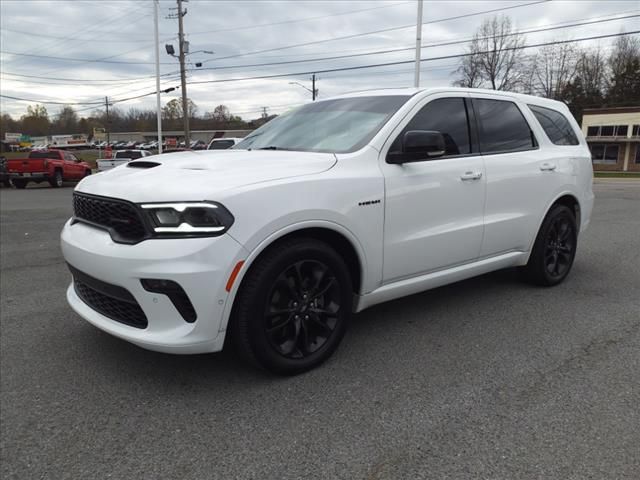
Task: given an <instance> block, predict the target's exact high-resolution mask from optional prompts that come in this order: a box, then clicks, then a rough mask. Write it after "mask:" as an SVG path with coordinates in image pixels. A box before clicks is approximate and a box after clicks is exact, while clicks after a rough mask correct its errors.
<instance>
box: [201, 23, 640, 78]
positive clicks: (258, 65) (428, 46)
mask: <svg viewBox="0 0 640 480" xmlns="http://www.w3.org/2000/svg"><path fill="white" fill-rule="evenodd" d="M636 17H640V14H636V15H627V16H625V17H616V18H609V19H604V20H592V21H585V22H581V23H574V24H571V25H562V26H550V27H548V28H537V29H532V30H521V31H518V32H512V33H508V34H505V35H497V36H495V38H505V37H510V36H515V35H526V34H529V33H540V32H548V31H551V30H558V29H563V28H573V27H580V26H584V25H592V24H596V23H605V22H612V21H615V20H624V19H627V18H636ZM484 38H493V37H483V38H482V39H484ZM471 40H472V39H465V40H454V41H450V42H442V43H431V44H425V45H422V48H434V47H443V46H449V45H459V44H463V43H468V42H470V41H471ZM414 49H415V46H412V47H406V48H394V49H389V50H377V51H373V52H363V53H354V54H349V55H335V56H329V57H320V58H307V59H301V60H284V61H280V62H268V63H253V64H243V65H222V66H219V67H206V68H202V69H200V70H228V69H232V68H243V67H245V68H249V67H267V66H273V65H290V64H296V63H310V62H320V61H326V60H339V59H343V58H354V57H365V56H370V55H382V54H387V53H397V52H405V51H409V50H414Z"/></svg>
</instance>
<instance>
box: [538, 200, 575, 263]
mask: <svg viewBox="0 0 640 480" xmlns="http://www.w3.org/2000/svg"><path fill="white" fill-rule="evenodd" d="M556 205H564V206H566V207H568V208H569V209H571V211H572V212H573V214H574V216H575V219H576V225H577V227H578V233H580V222H581V209H580V200H579V199H578V196H577V195H576V194H574V193H573V192H570V191H564V192H562V193H559V194H557V195H556V196H555V197H554V198H553V200H552V201H551V202H549V204H548V205H547V206H546V208H545V209H544V211H543V213H542V216H541V217H540V218H539V219H538V227H537V228H536V230H535V234H534V236H533V238H532V239H531V243H530V244H529V254H530V253H531V250H532V249H533V244H534V243H535V241H536V238H537V236H538V232H539V231H540V228H541V227H542V222H544V219H545V218H546V217H547V214H548V213H549V212H550V211H551V209H552V208H553V207H554V206H556ZM527 260H528V258H527Z"/></svg>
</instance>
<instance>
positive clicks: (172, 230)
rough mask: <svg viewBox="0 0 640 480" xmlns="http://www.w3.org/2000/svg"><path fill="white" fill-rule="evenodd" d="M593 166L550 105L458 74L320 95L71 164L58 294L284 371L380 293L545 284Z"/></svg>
mask: <svg viewBox="0 0 640 480" xmlns="http://www.w3.org/2000/svg"><path fill="white" fill-rule="evenodd" d="M592 175H593V174H592V167H591V157H590V154H589V149H588V148H587V144H586V143H585V140H584V138H583V137H582V134H581V133H580V129H579V128H578V125H577V124H576V122H575V121H574V119H573V118H572V116H571V114H570V113H569V110H568V109H567V107H566V106H565V105H563V104H561V103H558V102H555V101H551V100H546V99H542V98H537V97H531V96H523V95H518V94H512V93H504V92H495V91H483V90H472V89H454V88H444V89H428V90H415V89H410V90H405V89H402V90H384V91H375V92H364V93H358V94H352V95H345V96H341V97H336V98H332V99H328V100H323V101H318V102H314V103H310V104H307V105H305V106H303V107H300V108H298V109H297V110H294V111H291V112H289V113H287V114H285V115H281V116H279V117H277V118H276V119H274V120H272V121H271V122H269V123H267V124H266V125H264V126H262V127H261V128H259V129H258V130H256V131H254V132H253V133H251V134H249V135H248V136H247V137H246V138H245V139H244V140H243V141H242V142H240V143H239V144H238V146H237V148H234V149H231V150H227V151H220V152H207V151H200V152H181V153H174V154H169V155H163V156H154V157H147V158H145V159H144V160H134V161H132V162H130V163H128V164H127V165H124V166H121V167H118V168H115V169H113V170H111V171H109V172H106V173H104V174H101V175H91V176H89V177H87V178H85V179H84V180H83V181H82V182H81V183H80V184H79V185H78V186H77V187H76V189H75V192H74V196H73V206H74V216H73V218H71V219H70V220H69V221H68V222H67V223H66V225H65V226H64V230H63V231H62V250H63V253H64V256H65V258H66V260H67V262H68V264H69V266H70V268H71V271H72V274H73V283H72V284H71V286H70V287H69V289H68V291H67V298H68V301H69V303H70V305H71V307H72V308H73V309H74V310H75V311H76V312H77V313H79V314H80V315H81V316H82V317H84V318H85V319H86V320H88V321H89V322H91V323H92V324H94V325H95V326H97V327H98V328H101V329H102V330H105V331H107V332H109V333H111V334H113V335H115V336H117V337H120V338H123V339H125V340H128V341H130V342H132V343H135V344H137V345H139V346H141V347H145V348H148V349H152V350H158V351H163V352H171V353H184V354H186V353H204V352H216V351H219V350H221V349H222V347H223V344H224V340H225V337H226V334H227V332H229V333H230V334H231V336H232V338H233V340H234V341H235V344H236V345H237V346H238V348H239V351H240V352H241V354H242V355H243V356H244V357H246V358H248V359H250V360H252V361H253V362H254V363H257V364H258V365H261V366H263V367H265V368H267V369H269V370H271V371H274V372H278V373H284V374H292V373H298V372H301V371H305V370H308V369H310V368H312V367H314V366H316V365H318V364H319V363H321V362H322V361H323V360H325V359H327V358H328V357H329V356H330V355H331V353H332V352H333V351H334V350H335V349H336V347H337V346H338V344H339V343H340V340H341V339H342V337H343V336H344V334H345V331H346V329H347V325H348V323H349V318H350V317H351V314H352V313H353V312H358V311H361V310H363V309H365V308H367V307H370V306H372V305H375V304H377V303H380V302H385V301H387V300H391V299H394V298H398V297H402V296H405V295H410V294H413V293H416V292H420V291H423V290H427V289H430V288H434V287H437V286H440V285H443V284H447V283H451V282H456V281H458V280H462V279H464V278H468V277H472V276H475V275H480V274H483V273H486V272H489V271H492V270H497V269H502V268H506V267H521V268H522V270H523V271H524V273H525V274H526V276H527V277H528V278H529V279H530V280H532V281H533V282H535V283H537V284H540V285H555V284H558V283H560V282H561V281H562V280H563V279H564V278H565V277H566V276H567V274H568V273H569V270H570V269H571V265H572V263H573V259H574V256H575V253H576V246H577V240H578V235H579V233H580V232H582V231H583V230H584V229H585V228H586V227H587V225H588V223H589V218H590V216H591V210H592V205H593V193H592V187H591V185H592ZM389 321H393V319H392V318H390V319H389Z"/></svg>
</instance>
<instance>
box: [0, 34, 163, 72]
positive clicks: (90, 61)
mask: <svg viewBox="0 0 640 480" xmlns="http://www.w3.org/2000/svg"><path fill="white" fill-rule="evenodd" d="M171 38H174V37H171ZM166 40H170V39H166ZM146 48H149V45H145V46H144V47H141V48H136V49H135V50H129V51H127V52H123V53H119V54H117V55H112V56H110V57H104V59H100V58H97V59H91V58H71V57H55V56H52V55H37V54H33V53H18V52H9V51H7V50H2V51H0V53H4V54H6V55H15V56H18V57H33V58H48V59H51V60H63V61H66V62H82V63H121V64H126V65H155V62H140V61H130V62H129V61H125V60H108V59H109V58H114V57H118V56H120V55H126V54H127V53H131V52H137V51H138V50H143V49H146ZM160 63H161V64H162V65H173V63H172V62H160Z"/></svg>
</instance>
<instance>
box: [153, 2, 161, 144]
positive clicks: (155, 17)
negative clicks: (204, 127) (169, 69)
mask: <svg viewBox="0 0 640 480" xmlns="http://www.w3.org/2000/svg"><path fill="white" fill-rule="evenodd" d="M153 21H154V25H153V26H154V29H153V31H154V41H155V44H156V48H155V49H154V50H155V54H156V117H157V122H158V153H162V105H161V103H160V43H159V42H160V40H159V38H158V0H153Z"/></svg>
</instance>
